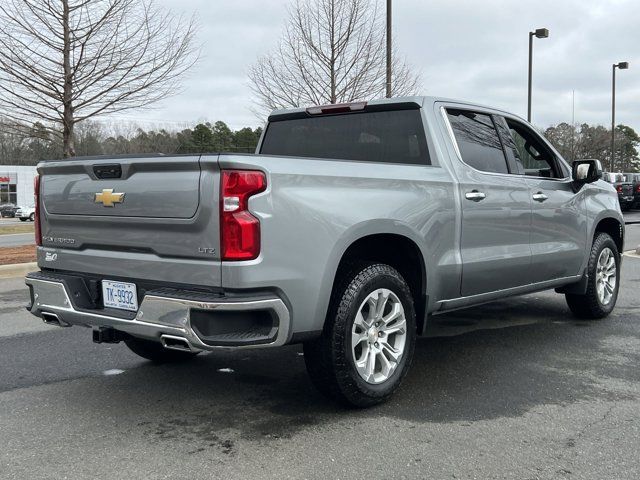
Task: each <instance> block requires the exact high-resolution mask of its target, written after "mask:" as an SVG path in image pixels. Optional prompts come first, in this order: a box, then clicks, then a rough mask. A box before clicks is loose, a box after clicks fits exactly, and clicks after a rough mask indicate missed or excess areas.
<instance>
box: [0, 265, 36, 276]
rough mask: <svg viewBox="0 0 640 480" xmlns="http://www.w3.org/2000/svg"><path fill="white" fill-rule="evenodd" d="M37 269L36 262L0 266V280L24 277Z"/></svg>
mask: <svg viewBox="0 0 640 480" xmlns="http://www.w3.org/2000/svg"><path fill="white" fill-rule="evenodd" d="M37 269H38V264H37V263H36V262H29V263H14V264H11V265H0V278H12V277H24V276H25V275H26V274H27V273H29V272H33V271H34V270H37Z"/></svg>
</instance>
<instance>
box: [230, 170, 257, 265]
mask: <svg viewBox="0 0 640 480" xmlns="http://www.w3.org/2000/svg"><path fill="white" fill-rule="evenodd" d="M220 183H221V185H220V197H221V198H220V250H221V254H222V260H232V261H233V260H253V259H254V258H257V257H258V255H260V220H258V219H257V218H256V217H254V216H253V215H251V213H250V212H249V197H251V196H252V195H256V194H257V193H260V192H263V191H264V190H265V189H266V188H267V177H266V176H265V174H264V173H263V172H260V171H257V170H223V171H222V176H221V180H220Z"/></svg>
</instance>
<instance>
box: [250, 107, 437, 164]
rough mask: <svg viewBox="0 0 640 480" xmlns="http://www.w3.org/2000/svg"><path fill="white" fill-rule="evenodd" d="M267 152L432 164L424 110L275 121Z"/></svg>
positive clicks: (301, 115) (269, 130) (264, 150)
mask: <svg viewBox="0 0 640 480" xmlns="http://www.w3.org/2000/svg"><path fill="white" fill-rule="evenodd" d="M260 153H261V154H267V155H279V156H290V157H313V158H326V159H337V160H355V161H367V162H384V163H399V164H410V165H431V160H430V157H429V150H428V147H427V140H426V137H425V131H424V125H423V122H422V116H421V115H420V109H419V108H418V107H417V106H416V108H410V109H400V110H377V111H376V110H369V109H368V108H367V109H365V110H363V111H359V112H349V113H343V114H321V115H309V114H306V113H304V112H301V113H297V114H296V115H295V116H294V118H289V117H287V116H284V118H282V119H280V118H276V119H270V122H269V124H268V126H267V130H266V132H265V135H264V139H263V141H262V145H261V148H260Z"/></svg>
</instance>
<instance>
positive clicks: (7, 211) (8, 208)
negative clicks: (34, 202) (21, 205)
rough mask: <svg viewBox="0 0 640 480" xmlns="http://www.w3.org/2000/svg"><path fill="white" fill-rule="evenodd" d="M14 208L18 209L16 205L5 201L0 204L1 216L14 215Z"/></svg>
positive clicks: (12, 216)
mask: <svg viewBox="0 0 640 480" xmlns="http://www.w3.org/2000/svg"><path fill="white" fill-rule="evenodd" d="M16 210H18V207H17V206H16V205H14V204H13V203H5V204H3V205H0V216H1V217H2V218H14V217H15V216H16Z"/></svg>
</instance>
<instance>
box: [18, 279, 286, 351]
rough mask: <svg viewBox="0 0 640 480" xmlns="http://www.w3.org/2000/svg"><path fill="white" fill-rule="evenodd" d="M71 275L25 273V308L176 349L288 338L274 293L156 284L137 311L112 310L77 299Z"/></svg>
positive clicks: (243, 345)
mask: <svg viewBox="0 0 640 480" xmlns="http://www.w3.org/2000/svg"><path fill="white" fill-rule="evenodd" d="M70 279H71V281H70ZM73 280H74V278H73V277H69V276H56V275H55V274H47V273H45V272H34V273H31V274H29V275H27V277H26V279H25V282H26V284H27V285H28V286H29V289H30V291H31V305H29V306H28V307H27V309H28V310H29V311H30V312H31V313H32V314H34V315H36V316H38V317H40V318H43V320H45V322H47V323H55V322H57V323H58V324H59V325H60V326H73V325H80V326H85V327H91V328H94V329H99V328H113V329H115V330H117V331H120V332H124V333H127V334H130V335H132V336H134V337H141V338H146V339H150V340H156V341H160V342H162V343H163V344H164V345H165V347H167V348H176V349H178V350H185V349H188V350H192V351H201V350H216V349H220V348H229V347H233V348H251V347H253V348H256V347H261V348H264V347H277V346H281V345H284V344H285V343H287V341H288V340H289V333H290V314H289V309H288V308H287V306H286V304H285V303H284V302H283V300H282V299H281V298H279V297H277V296H275V295H259V296H233V297H227V296H222V295H220V296H214V295H207V294H204V293H202V292H193V291H188V290H176V289H158V290H152V291H147V292H145V294H144V297H143V298H142V301H141V303H140V307H139V309H138V311H137V312H131V313H130V314H128V313H127V312H115V313H114V312H113V310H109V311H105V310H103V309H99V308H94V309H87V308H82V307H80V306H78V303H82V302H79V300H78V298H79V292H78V291H75V288H74V287H75V286H77V285H75V284H74V283H73ZM72 291H73V293H72ZM54 319H55V321H54ZM176 339H184V342H178V343H176ZM185 346H188V348H184V347H185Z"/></svg>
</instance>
